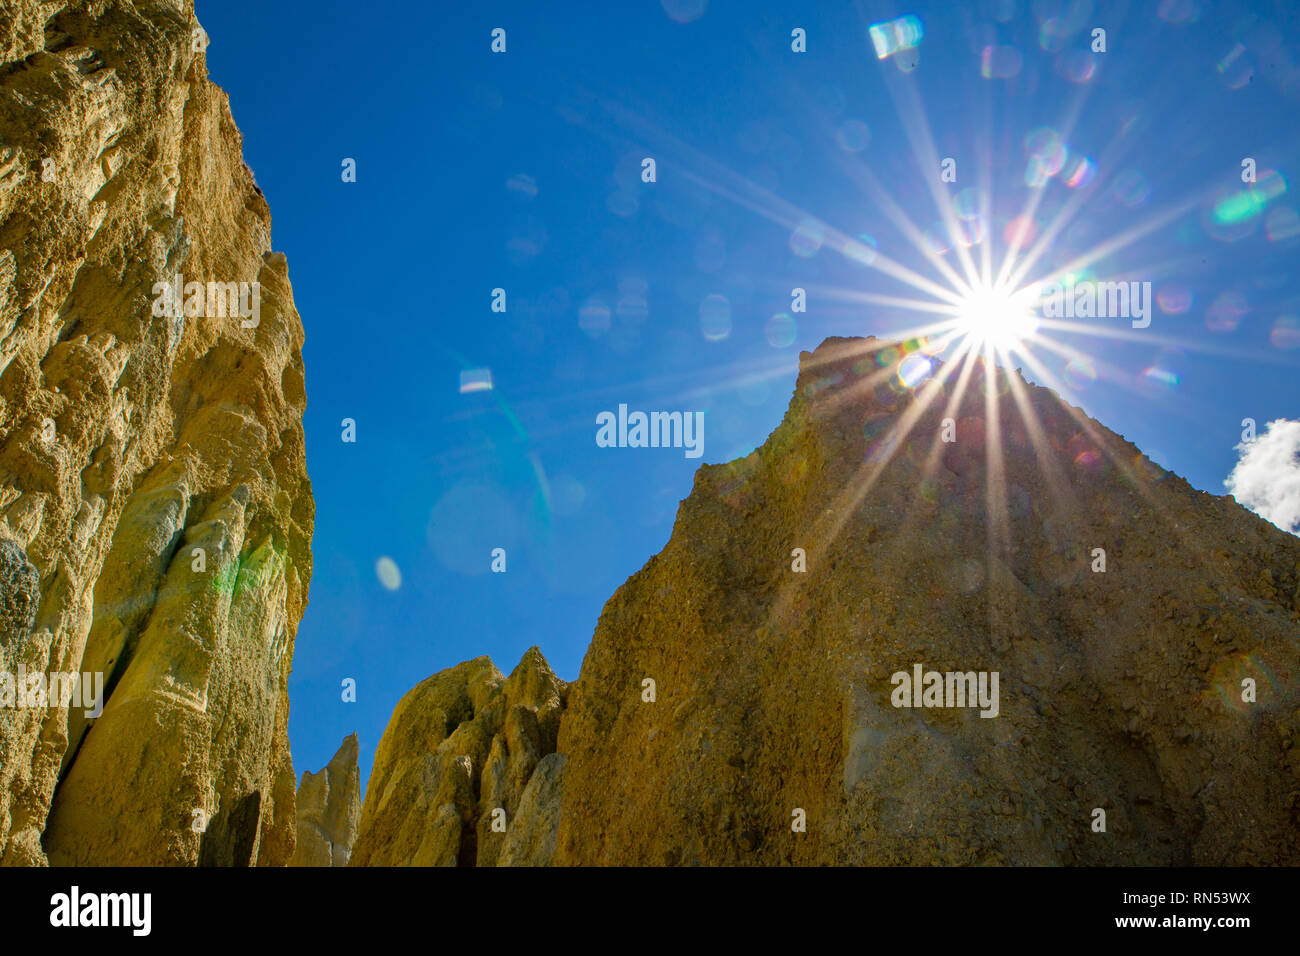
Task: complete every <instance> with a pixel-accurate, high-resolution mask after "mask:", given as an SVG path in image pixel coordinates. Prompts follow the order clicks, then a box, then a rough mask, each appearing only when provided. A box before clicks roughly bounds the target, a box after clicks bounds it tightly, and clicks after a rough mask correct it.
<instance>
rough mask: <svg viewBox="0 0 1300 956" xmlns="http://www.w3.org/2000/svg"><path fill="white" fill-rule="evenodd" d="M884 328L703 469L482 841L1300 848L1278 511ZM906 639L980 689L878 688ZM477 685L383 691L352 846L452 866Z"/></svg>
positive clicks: (1010, 377)
mask: <svg viewBox="0 0 1300 956" xmlns="http://www.w3.org/2000/svg"><path fill="white" fill-rule="evenodd" d="M909 347H913V348H914V347H915V343H912V344H911V345H910V346H909V345H908V344H903V345H898V344H886V343H883V342H879V341H876V340H873V339H867V340H861V339H831V340H828V341H827V342H826V343H824V344H823V345H822V346H821V347H820V348H818V349H817V351H816V352H815V353H812V354H809V353H804V354H803V355H801V357H800V372H799V377H798V382H797V386H796V389H795V393H794V396H793V399H792V401H791V403H790V406H789V409H788V411H787V413H786V416H785V419H784V420H783V421H782V422H781V424H780V426H779V427H778V428H777V429H776V430H775V431H774V432H773V433H772V434H771V435H770V436H769V438H768V440H767V442H766V443H765V444H764V445H763V446H762V447H761V448H759V449H757V450H756V451H755V452H754V453H753V454H751V455H750V456H748V457H746V458H744V459H741V460H738V461H733V462H731V463H728V464H723V465H706V466H704V467H702V468H700V469H699V471H698V472H697V473H696V476H695V486H694V488H693V490H692V492H691V494H690V496H689V497H688V498H687V499H686V500H685V501H683V502H682V504H681V506H680V509H679V511H678V514H677V519H676V523H675V526H674V528H673V533H672V537H671V539H670V540H669V542H668V544H667V546H666V547H665V548H664V549H663V551H662V552H661V553H660V554H658V555H656V556H654V557H653V558H651V559H650V561H649V562H648V563H647V564H646V565H645V567H643V568H642V569H641V570H640V571H638V572H637V573H636V574H634V575H633V576H632V577H631V578H629V579H628V581H627V583H625V584H624V585H623V586H622V587H621V588H620V589H619V590H618V591H617V593H615V594H614V596H613V597H612V598H611V599H610V600H609V602H608V603H607V604H606V606H605V609H604V611H603V613H602V614H601V616H600V620H599V623H598V625H597V627H596V632H595V635H594V637H593V639H592V642H591V645H590V647H589V649H588V651H587V654H586V657H585V659H584V661H583V664H582V670H581V673H580V675H579V679H578V680H577V682H576V683H575V684H574V685H573V686H572V688H571V689H570V690H569V692H568V694H567V697H566V698H565V706H564V710H563V717H562V719H561V721H560V725H559V734H558V739H557V743H556V751H557V753H556V754H555V755H554V756H553V757H547V758H546V760H547V761H550V763H549V764H546V763H545V762H543V764H540V765H538V767H537V768H536V769H534V771H533V773H532V775H531V778H530V780H529V782H528V783H527V784H526V785H525V789H524V793H523V797H522V799H520V800H519V801H518V803H517V809H516V811H515V812H514V813H513V814H509V815H508V828H507V833H506V840H511V839H514V838H515V835H516V833H517V834H518V835H519V836H518V839H519V840H520V841H521V842H523V843H526V844H527V845H528V846H529V847H530V849H531V852H530V853H529V854H526V855H525V856H522V857H513V856H512V857H510V858H509V859H506V858H504V857H505V854H501V855H499V856H498V857H497V862H523V863H532V864H544V863H552V864H649V865H677V864H683V865H690V864H704V865H718V864H804V865H815V864H886V865H892V864H922V865H925V864H1036V865H1043V864H1048V865H1051V864H1064V865H1098V864H1142V865H1168V864H1227V865H1235V864H1246V865H1260V864H1263V865H1268V864H1291V865H1294V864H1297V863H1300V749H1298V748H1296V747H1295V746H1294V742H1295V738H1296V735H1297V732H1298V731H1300V699H1298V692H1297V687H1298V684H1297V676H1298V675H1300V539H1297V538H1296V537H1294V536H1292V535H1289V534H1285V533H1283V532H1282V531H1280V530H1278V529H1277V528H1276V527H1274V526H1273V525H1271V524H1269V523H1268V522H1266V521H1264V520H1263V519H1261V518H1259V517H1257V516H1256V515H1254V514H1252V513H1251V512H1249V511H1247V510H1245V509H1244V508H1242V507H1240V506H1239V505H1238V504H1237V503H1236V502H1235V501H1233V500H1232V499H1231V498H1226V497H1215V496H1212V495H1209V494H1206V493H1203V492H1200V491H1197V490H1195V489H1193V488H1192V487H1191V486H1189V485H1188V484H1187V482H1185V481H1184V480H1183V479H1181V478H1179V477H1177V476H1176V475H1174V474H1172V473H1169V472H1167V471H1165V470H1163V469H1162V468H1160V467H1159V466H1157V465H1156V464H1154V463H1153V462H1151V461H1150V460H1149V459H1147V458H1146V457H1145V456H1143V455H1142V453H1141V452H1140V451H1139V450H1138V449H1137V448H1135V447H1134V446H1133V445H1132V444H1130V443H1128V442H1126V441H1125V440H1124V439H1123V438H1122V437H1120V436H1118V435H1116V434H1114V433H1113V432H1110V431H1109V430H1107V429H1106V428H1105V427H1103V426H1102V425H1100V424H1099V423H1097V422H1096V421H1094V420H1092V419H1090V418H1088V417H1087V416H1086V415H1084V414H1083V413H1082V412H1081V411H1080V410H1079V409H1077V408H1074V407H1072V406H1069V405H1067V404H1065V403H1064V402H1062V401H1061V400H1060V399H1059V398H1058V397H1057V396H1056V395H1055V394H1054V393H1053V392H1051V391H1049V390H1046V389H1043V388H1039V387H1036V386H1033V385H1030V384H1028V383H1026V382H1025V381H1024V379H1023V378H1022V377H1021V376H1020V375H1019V373H1018V372H1015V371H1010V372H1008V371H1004V370H1001V369H986V368H985V366H984V365H983V364H982V363H980V362H975V363H972V364H970V365H968V366H964V367H961V368H960V370H959V368H958V366H957V365H956V364H954V366H953V368H952V369H946V370H945V368H944V366H942V365H941V364H938V363H936V367H935V372H934V374H933V375H931V376H930V378H929V380H928V381H927V382H925V383H923V384H921V385H918V386H917V387H916V388H915V389H912V388H907V387H904V386H903V385H902V383H901V382H900V377H899V369H900V364H899V363H900V360H901V359H903V357H904V356H905V354H906V352H907V351H908V349H909ZM913 361H914V362H915V361H916V360H913ZM914 370H915V366H913V367H912V368H911V369H909V374H910V373H911V372H912V371H914ZM796 549H800V550H796ZM530 653H531V652H530ZM917 665H920V673H921V674H922V675H925V674H927V673H928V672H936V673H937V674H939V675H940V676H941V677H942V676H944V675H947V674H949V673H954V674H959V675H969V677H970V678H971V679H972V681H973V682H974V681H977V680H978V678H979V677H980V675H983V676H984V677H985V678H987V679H988V683H986V684H985V689H986V690H989V691H990V692H991V691H992V685H991V680H992V677H993V675H994V674H996V676H997V679H998V684H997V694H996V705H995V706H983V707H981V706H977V705H976V701H975V700H974V699H972V700H968V701H966V706H961V705H962V702H963V697H964V696H965V693H964V691H965V687H966V686H967V685H964V684H962V683H960V681H958V682H956V683H957V686H956V687H955V688H954V693H953V696H952V697H951V698H948V697H947V696H946V694H947V685H946V678H945V685H944V688H943V689H942V690H940V691H939V692H938V693H937V694H936V695H935V696H934V697H933V698H932V697H930V696H929V690H930V689H931V688H932V687H933V686H934V685H933V684H932V682H931V681H930V678H928V677H924V676H923V679H922V681H920V682H918V686H917V687H916V688H915V689H911V688H910V687H909V688H908V690H907V692H906V693H902V692H901V689H902V688H903V686H904V685H903V683H902V681H901V680H900V679H899V677H900V676H905V677H906V678H907V679H908V681H909V683H910V680H911V678H912V677H913V675H914V674H916V673H917V671H916V668H917ZM521 666H522V665H521ZM512 679H513V678H512ZM497 680H498V678H497V677H496V676H495V669H493V668H491V665H490V662H487V661H486V659H480V660H478V661H472V662H470V663H468V664H463V665H461V666H460V667H459V668H454V669H452V670H450V671H446V672H443V674H440V675H436V676H435V677H433V678H430V679H429V681H426V682H425V683H424V684H422V685H420V687H418V688H417V689H416V690H414V691H412V692H411V694H409V695H408V696H407V698H406V699H404V701H403V703H402V704H401V705H399V707H398V708H397V711H396V712H395V714H394V716H393V719H392V722H391V723H390V725H389V728H388V731H387V732H386V734H385V744H384V745H382V746H381V754H380V759H377V760H376V773H375V774H374V775H373V776H372V777H371V782H370V789H369V792H368V793H367V796H366V809H367V818H366V819H363V821H362V832H361V837H360V840H359V847H360V845H362V844H365V843H366V842H367V840H368V839H375V838H376V837H378V836H379V835H380V828H379V824H378V822H377V820H378V817H377V815H376V813H375V810H376V809H377V808H378V807H379V806H383V805H387V806H388V807H389V808H390V809H388V810H387V811H386V813H385V814H384V821H385V822H384V824H383V826H382V835H383V838H384V840H385V841H386V847H387V848H386V852H385V853H384V854H383V855H382V856H379V857H370V856H368V855H363V854H360V853H358V855H357V856H354V858H353V864H354V865H357V864H364V863H366V862H411V863H422V862H447V863H450V862H453V861H455V860H457V859H459V862H462V863H469V862H476V861H475V858H474V856H473V853H472V852H469V851H467V850H466V849H465V847H466V845H467V841H466V839H465V836H464V834H465V833H466V831H465V829H464V828H465V827H466V825H468V824H472V823H473V822H474V821H475V820H478V821H480V822H481V820H482V818H483V813H484V811H485V809H486V808H487V807H488V806H490V805H492V804H493V802H494V800H489V799H486V797H485V796H484V794H485V792H486V790H487V787H486V785H484V784H482V783H481V782H480V781H481V780H482V779H483V773H481V772H480V768H481V767H483V766H484V760H485V758H486V756H487V752H488V749H489V746H488V743H487V741H488V739H489V735H488V733H487V731H486V730H485V729H482V728H480V727H476V726H475V724H476V723H479V722H480V718H478V717H477V716H476V715H477V714H478V713H479V708H480V704H479V703H476V702H477V701H484V702H486V700H487V699H488V695H489V694H490V693H491V690H490V689H491V688H493V687H495V686H497V683H496V682H497ZM650 682H653V683H650ZM921 685H924V686H925V690H924V691H923V687H922V686H921ZM969 686H970V689H971V696H972V698H974V697H976V696H977V695H976V693H975V691H976V686H977V685H976V683H971V684H970V685H969ZM434 688H436V690H435V689H434ZM913 694H914V695H915V696H913ZM422 696H429V697H430V699H432V698H433V697H434V696H437V697H438V699H439V700H440V701H443V702H441V703H439V705H438V706H437V707H436V708H430V711H431V712H432V713H434V714H435V715H436V718H425V717H422V716H417V714H416V713H415V712H414V710H413V706H412V705H413V703H414V701H415V699H418V698H420V697H422ZM453 701H454V703H453ZM934 704H948V705H949V706H934ZM952 704H956V705H957V706H951V705H952ZM497 706H498V707H499V706H501V705H497ZM428 719H432V724H433V726H425V724H426V723H427V721H428ZM507 737H508V735H507ZM492 739H493V741H494V743H493V745H492V747H493V753H494V754H495V753H496V752H497V751H496V749H495V747H496V745H495V740H496V738H492ZM505 749H506V751H507V752H508V753H513V747H512V746H510V745H507V747H506V748H505ZM497 759H498V762H499V758H497ZM395 766H396V767H403V768H405V773H404V776H403V780H404V782H403V784H401V788H400V790H399V788H398V786H397V785H396V784H395V783H394V781H393V778H392V774H391V773H390V772H388V771H387V770H386V768H389V767H395ZM543 766H545V767H546V771H547V772H546V773H545V775H544V776H543V774H542V768H543ZM484 772H485V771H484ZM515 779H516V788H517V781H518V779H519V777H518V775H517V776H516V777H515ZM399 794H401V796H400V798H398V795H399ZM395 798H397V799H395ZM399 800H400V805H401V806H413V805H418V806H419V807H420V810H419V812H418V813H417V812H411V811H409V810H402V811H399V810H398V809H397V807H398V806H399V802H398V801H399ZM368 824H369V826H370V827H372V828H374V835H373V836H372V835H371V834H368V832H367V829H368ZM458 826H459V827H461V828H462V829H461V833H462V844H461V845H462V850H461V851H460V853H459V857H458V854H457V850H456V845H455V844H456V840H455V834H456V828H457V827H458ZM398 833H401V834H402V838H401V839H399V840H394V839H391V837H392V836H393V835H395V834H398ZM434 834H437V836H436V837H434V836H433V835H434ZM435 839H436V840H437V841H438V850H437V852H429V853H426V852H424V844H423V843H422V842H421V841H426V842H427V841H429V840H435ZM480 839H481V837H480ZM417 847H420V849H419V850H417ZM486 856H488V857H489V858H490V855H486ZM477 862H485V855H484V854H482V853H480V854H479V857H478V859H477Z"/></svg>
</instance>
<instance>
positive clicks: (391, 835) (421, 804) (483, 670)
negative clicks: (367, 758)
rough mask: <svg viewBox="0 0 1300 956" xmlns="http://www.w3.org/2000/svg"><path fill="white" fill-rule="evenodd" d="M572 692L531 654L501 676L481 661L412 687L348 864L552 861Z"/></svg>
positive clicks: (384, 741)
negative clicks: (561, 739)
mask: <svg viewBox="0 0 1300 956" xmlns="http://www.w3.org/2000/svg"><path fill="white" fill-rule="evenodd" d="M568 693H569V687H568V685H567V684H566V683H565V682H564V681H562V680H560V679H559V678H558V677H556V676H555V674H554V673H553V672H552V671H551V668H550V666H549V665H548V664H547V663H546V660H545V658H543V657H542V654H541V651H539V650H538V649H537V648H536V647H533V648H530V649H529V650H528V651H527V652H526V653H525V654H524V656H523V659H522V660H521V661H520V662H519V665H518V666H517V667H516V668H515V669H514V670H513V671H512V672H511V674H510V676H509V677H505V676H503V675H502V673H501V672H500V671H499V670H497V668H496V666H495V665H493V663H492V661H491V660H489V659H488V658H486V657H477V658H475V659H474V660H472V661H466V662H465V663H464V664H460V665H458V666H456V667H453V668H450V669H449V670H445V671H441V672H439V673H437V674H434V675H433V676H432V677H430V678H428V679H427V680H424V681H422V682H421V683H419V684H417V685H416V686H415V687H414V688H413V689H412V690H410V691H409V692H408V693H407V694H406V696H405V697H403V698H402V699H401V701H400V702H399V703H398V705H397V708H396V709H395V710H394V711H393V716H392V719H391V720H390V721H389V723H388V727H387V729H386V730H385V731H384V735H383V737H382V738H381V739H380V741H379V747H378V748H377V749H376V751H375V763H374V767H373V769H372V770H371V771H370V780H369V782H368V784H367V787H366V799H365V804H364V806H363V808H362V811H361V829H360V833H359V834H358V836H357V842H356V847H355V849H354V850H353V852H352V859H351V863H350V865H351V866H493V865H496V864H502V865H508V864H517V865H529V864H534V863H545V862H548V861H549V860H550V858H551V857H552V855H553V853H554V840H555V827H554V820H553V817H554V814H553V812H552V808H553V807H554V805H555V799H554V798H555V793H554V785H555V782H556V778H557V775H558V774H559V772H560V770H561V769H562V768H563V765H564V761H563V758H561V757H559V756H558V755H557V754H556V753H555V742H556V735H557V733H558V732H559V725H560V719H561V715H562V714H563V713H564V707H565V701H566V700H567V698H568Z"/></svg>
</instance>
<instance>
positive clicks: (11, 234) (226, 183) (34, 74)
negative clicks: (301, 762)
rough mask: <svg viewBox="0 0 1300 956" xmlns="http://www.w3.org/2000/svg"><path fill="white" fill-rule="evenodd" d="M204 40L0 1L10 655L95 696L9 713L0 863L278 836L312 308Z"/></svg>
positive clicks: (268, 843)
mask: <svg viewBox="0 0 1300 956" xmlns="http://www.w3.org/2000/svg"><path fill="white" fill-rule="evenodd" d="M205 44H206V35H205V34H203V32H202V29H201V27H200V26H199V24H198V23H197V22H196V21H195V19H194V10H193V3H192V2H191V0H102V2H96V3H93V4H91V3H84V2H58V0H55V2H38V0H10V2H7V3H6V4H5V9H4V11H3V12H0V588H2V589H3V593H2V594H0V617H2V618H3V631H2V633H0V673H14V672H16V671H17V670H18V669H19V668H22V669H24V670H25V671H26V673H28V674H32V673H40V674H46V675H48V674H50V673H70V674H79V675H80V674H84V675H95V674H98V675H102V686H103V694H104V696H105V697H106V701H103V708H102V713H96V708H93V707H92V708H87V707H84V706H71V707H69V706H61V705H60V702H59V701H46V702H44V703H41V704H39V705H37V706H30V707H21V706H18V707H14V706H11V707H0V861H3V862H4V863H7V864H41V863H44V862H46V861H47V860H48V861H49V862H52V863H69V864H121V865H126V864H173V865H175V864H181V865H187V864H196V863H213V864H249V863H254V862H256V863H262V864H283V863H285V862H287V861H288V859H289V858H290V856H291V854H292V852H293V846H294V830H295V826H294V801H295V792H294V782H295V781H294V773H293V767H292V764H291V762H290V758H289V747H288V740H287V730H286V729H287V721H288V695H287V690H286V682H287V678H288V674H289V667H290V661H291V658H292V651H293V641H294V635H295V632H296V630H297V626H298V621H299V620H300V618H301V616H302V612H303V609H304V606H305V603H306V599H307V586H308V580H309V578H310V573H311V555H310V540H311V532H312V522H313V503H312V496H311V488H310V485H309V483H308V481H307V475H306V469H305V464H304V450H303V429H302V413H303V408H304V404H305V392H304V376H303V366H302V357H301V349H302V343H303V329H302V324H301V321H300V320H299V317H298V314H297V312H296V310H295V309H294V306H293V299H292V293H291V290H290V287H289V280H288V271H287V265H286V262H285V259H284V257H283V256H282V255H279V254H277V253H273V252H272V251H271V249H270V244H269V236H270V213H269V211H268V209H267V204H266V201H265V199H264V198H263V196H262V194H261V192H260V191H259V190H258V188H257V185H256V184H255V183H254V181H253V177H252V174H251V173H250V172H249V170H248V168H247V167H246V166H245V165H244V163H243V160H242V158H241V144H240V137H239V132H238V130H237V129H236V128H235V124H234V122H233V120H232V118H231V115H230V110H229V106H228V103H227V100H226V97H225V96H224V94H222V93H221V92H220V91H219V90H218V89H217V88H216V87H215V86H214V85H213V84H212V83H211V82H210V81H209V80H208V78H207V71H206V66H205V58H204V55H203V52H202V51H203V49H204V47H205ZM178 276H179V277H181V278H180V279H179V280H178V279H177V277H178ZM174 282H175V283H177V285H178V288H179V290H180V291H181V293H182V295H181V297H179V298H175V301H172V300H171V299H172V298H173V297H172V295H171V293H170V292H169V291H168V285H169V284H170V283H174ZM191 283H199V284H200V285H198V286H192V285H190V284H191ZM29 568H30V570H28V569H29ZM92 683H93V681H92ZM88 712H89V713H90V716H87V714H88Z"/></svg>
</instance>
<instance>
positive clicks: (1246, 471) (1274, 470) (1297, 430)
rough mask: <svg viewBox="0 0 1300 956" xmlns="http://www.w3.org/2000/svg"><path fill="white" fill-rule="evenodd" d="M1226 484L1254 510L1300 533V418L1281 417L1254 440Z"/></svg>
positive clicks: (1244, 448)
mask: <svg viewBox="0 0 1300 956" xmlns="http://www.w3.org/2000/svg"><path fill="white" fill-rule="evenodd" d="M1237 451H1238V453H1239V454H1240V455H1241V459H1240V460H1239V461H1238V462H1237V464H1236V467H1234V468H1233V469H1232V474H1230V475H1229V476H1228V478H1227V480H1226V481H1224V483H1223V485H1224V487H1225V488H1227V489H1228V492H1229V493H1230V494H1231V495H1232V496H1233V497H1234V498H1236V499H1237V501H1238V502H1239V503H1240V504H1243V505H1245V506H1246V507H1247V508H1249V509H1250V510H1251V511H1253V512H1255V513H1256V514H1257V515H1259V516H1260V517H1262V518H1267V519H1268V520H1269V521H1271V522H1273V523H1274V524H1275V525H1277V526H1278V527H1279V528H1281V529H1282V530H1283V531H1290V532H1291V533H1292V534H1300V421H1295V422H1293V421H1290V420H1288V419H1285V418H1279V419H1278V420H1277V421H1274V422H1269V423H1268V424H1267V425H1266V426H1265V431H1264V433H1263V434H1262V435H1259V436H1257V437H1256V438H1255V440H1254V441H1251V442H1242V443H1241V444H1240V445H1238V446H1237Z"/></svg>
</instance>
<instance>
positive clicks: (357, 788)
mask: <svg viewBox="0 0 1300 956" xmlns="http://www.w3.org/2000/svg"><path fill="white" fill-rule="evenodd" d="M358 749H359V748H358V744H357V735H356V734H351V735H350V736H348V737H345V738H343V744H342V746H340V747H339V749H338V752H337V753H336V754H334V757H333V758H332V759H331V760H330V762H329V763H328V764H326V765H325V767H324V768H323V769H322V770H321V771H320V772H319V773H312V772H311V771H310V770H308V771H305V772H304V773H303V775H302V783H300V784H299V785H298V804H297V806H298V843H297V846H296V847H295V848H294V851H293V859H291V860H290V861H289V865H290V866H347V865H348V858H349V857H350V856H351V855H352V844H353V843H354V842H356V839H357V827H358V826H359V825H360V823H361V771H360V770H359V769H358V768H357V753H358Z"/></svg>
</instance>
